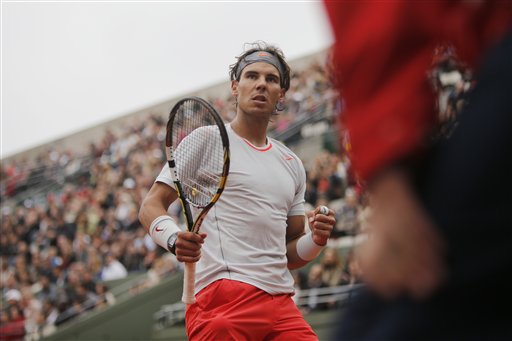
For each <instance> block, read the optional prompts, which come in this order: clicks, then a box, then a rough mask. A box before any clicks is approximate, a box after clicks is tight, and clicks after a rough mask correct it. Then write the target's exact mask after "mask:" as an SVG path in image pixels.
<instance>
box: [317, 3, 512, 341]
mask: <svg viewBox="0 0 512 341" xmlns="http://www.w3.org/2000/svg"><path fill="white" fill-rule="evenodd" d="M325 4H326V7H327V9H328V13H329V15H330V19H331V22H332V28H333V30H334V33H335V36H336V46H335V51H336V54H335V55H336V63H335V66H336V71H337V75H338V77H339V79H340V80H341V81H342V82H343V84H341V83H340V86H342V87H343V96H344V98H345V100H346V103H347V106H346V110H345V111H344V113H343V117H342V118H343V120H344V122H345V124H346V125H347V128H348V130H349V133H350V139H351V145H352V151H351V159H352V162H353V165H354V168H355V169H356V171H357V173H358V176H359V177H360V178H361V179H363V180H365V181H366V182H367V183H368V185H369V190H370V191H371V205H372V209H373V216H374V218H375V219H373V221H372V224H373V226H374V228H373V229H372V230H373V232H372V233H371V236H370V238H369V239H368V241H367V243H366V244H365V245H366V249H365V250H363V249H361V255H362V258H361V260H362V262H361V266H362V269H363V273H364V279H365V282H366V283H367V285H368V289H369V290H366V289H364V290H363V291H362V293H361V294H360V295H359V296H358V299H357V303H355V304H354V305H353V306H352V309H349V310H348V311H347V312H345V314H344V319H343V321H342V324H341V325H342V328H341V330H340V332H339V334H337V336H336V338H337V339H357V340H367V339H383V340H388V339H389V340H410V339H418V338H420V339H425V340H437V339H511V338H512V328H511V325H510V322H509V320H510V318H509V315H510V313H509V311H510V303H511V300H510V297H511V295H510V285H509V281H508V278H510V274H511V273H512V255H511V253H510V252H509V249H510V244H511V242H512V229H510V228H508V226H512V219H511V217H512V216H511V214H510V207H512V201H511V196H510V193H511V191H512V183H511V177H510V174H512V162H511V160H512V159H511V157H510V155H512V139H511V137H512V135H511V134H510V126H511V125H512V116H511V115H510V113H511V111H512V110H511V108H512V102H511V100H512V98H511V96H510V79H512V64H511V60H512V49H511V47H512V30H511V29H512V27H511V23H512V7H511V5H512V3H511V2H510V1H486V2H466V1H435V2H433V1H429V2H421V3H420V2H406V1H400V2H378V3H377V2H376V3H368V2H355V1H353V2H352V1H350V2H349V1H338V2H336V1H325ZM376 31H378V32H379V34H378V35H376V34H375V32H376ZM444 41H448V42H450V43H453V45H454V46H455V47H456V48H457V50H458V52H460V54H461V58H463V59H464V60H465V61H466V62H467V63H468V64H469V65H470V66H472V67H474V66H478V73H477V77H476V79H477V85H476V87H475V89H474V91H473V92H472V93H471V94H470V97H469V104H468V105H467V106H466V107H465V108H464V109H463V112H462V113H461V118H460V121H459V125H458V127H457V129H455V131H454V132H453V133H452V135H451V136H450V138H449V139H443V140H441V141H436V144H435V145H434V146H429V145H428V139H429V138H430V133H431V131H432V129H433V128H434V122H435V115H436V111H435V99H434V97H433V96H432V92H431V89H430V84H429V82H428V79H427V78H426V72H427V71H428V68H429V67H430V60H431V54H432V51H433V49H434V48H435V46H437V44H439V43H440V42H444ZM363 251H364V252H363ZM475 264H485V266H482V267H478V268H477V269H475ZM505 278H506V279H505ZM504 279H505V280H504Z"/></svg>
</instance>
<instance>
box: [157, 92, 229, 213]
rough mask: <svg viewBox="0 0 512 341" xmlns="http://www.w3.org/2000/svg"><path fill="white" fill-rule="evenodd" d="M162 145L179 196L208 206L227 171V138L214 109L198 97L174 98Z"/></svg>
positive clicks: (216, 195)
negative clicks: (176, 100) (164, 146)
mask: <svg viewBox="0 0 512 341" xmlns="http://www.w3.org/2000/svg"><path fill="white" fill-rule="evenodd" d="M165 144H166V151H167V160H168V162H169V167H170V168H171V173H172V174H173V181H174V182H175V184H176V185H177V186H176V187H177V188H176V189H177V191H178V192H181V193H178V194H179V195H180V199H183V200H184V201H186V203H187V204H189V205H191V206H193V207H196V208H200V209H203V211H204V210H205V209H208V208H209V207H211V206H212V205H213V204H214V203H215V202H216V201H217V200H218V198H219V197H220V194H221V193H222V191H223V190H224V187H225V184H226V180H227V175H228V173H229V138H228V135H227V132H226V127H225V124H224V122H223V121H222V119H221V117H220V116H219V114H218V113H217V111H216V110H215V108H213V106H212V105H210V104H209V103H208V102H207V101H205V100H203V99H201V98H199V97H187V98H183V99H181V100H180V101H178V102H177V103H176V104H175V105H174V107H173V108H172V110H171V113H170V115H169V121H168V123H167V134H166V141H165ZM178 184H179V186H178Z"/></svg>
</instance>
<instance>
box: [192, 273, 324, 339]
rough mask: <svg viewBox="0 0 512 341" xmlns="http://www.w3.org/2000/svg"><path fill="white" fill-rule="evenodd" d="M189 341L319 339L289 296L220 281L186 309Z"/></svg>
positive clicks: (232, 282)
mask: <svg viewBox="0 0 512 341" xmlns="http://www.w3.org/2000/svg"><path fill="white" fill-rule="evenodd" d="M185 321H186V326H187V327H186V328H187V336H188V338H189V340H201V341H203V340H223V341H224V340H287V341H288V340H318V337H317V336H316V334H315V333H314V332H313V330H312V329H311V327H310V326H309V325H308V324H307V322H306V321H305V320H304V318H303V317H302V314H301V312H300V311H299V309H298V308H297V306H296V305H295V303H294V302H293V300H292V299H291V296H290V295H288V294H284V295H274V296H273V295H270V294H268V293H266V292H265V291H263V290H261V289H258V288H256V287H254V286H252V285H249V284H246V283H242V282H238V281H232V280H227V279H221V280H218V281H215V282H213V283H212V284H210V285H208V286H207V287H206V288H204V289H203V290H201V292H199V294H197V295H196V303H194V304H191V305H189V306H188V307H187V311H186V315H185Z"/></svg>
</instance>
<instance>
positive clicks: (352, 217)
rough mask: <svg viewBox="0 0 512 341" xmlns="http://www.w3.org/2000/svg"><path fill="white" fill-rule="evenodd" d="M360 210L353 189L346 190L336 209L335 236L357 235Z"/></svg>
mask: <svg viewBox="0 0 512 341" xmlns="http://www.w3.org/2000/svg"><path fill="white" fill-rule="evenodd" d="M360 209H361V207H360V205H359V198H358V195H357V193H356V192H355V191H354V189H352V188H347V190H346V191H345V198H344V200H343V202H342V203H341V205H340V206H339V207H336V226H335V227H334V234H335V236H338V237H345V236H355V235H356V234H358V233H359V218H360Z"/></svg>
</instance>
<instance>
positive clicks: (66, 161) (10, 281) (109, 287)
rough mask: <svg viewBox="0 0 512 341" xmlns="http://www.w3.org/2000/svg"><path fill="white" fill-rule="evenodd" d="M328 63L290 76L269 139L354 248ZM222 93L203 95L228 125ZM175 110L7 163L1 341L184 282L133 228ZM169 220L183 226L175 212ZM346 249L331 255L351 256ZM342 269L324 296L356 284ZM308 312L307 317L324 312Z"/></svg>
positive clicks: (306, 64)
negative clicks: (295, 162)
mask: <svg viewBox="0 0 512 341" xmlns="http://www.w3.org/2000/svg"><path fill="white" fill-rule="evenodd" d="M325 56H326V53H325V52H321V53H319V54H317V55H314V56H310V57H308V58H305V59H304V60H301V61H297V62H296V63H295V64H296V65H300V67H297V68H296V69H295V72H294V73H293V75H292V81H291V88H290V91H289V92H288V93H287V98H286V100H287V109H286V110H285V111H284V112H283V113H282V114H280V115H278V116H276V118H275V119H274V120H273V122H272V125H271V131H270V134H271V135H272V136H274V137H276V138H277V139H279V140H281V141H283V142H284V143H286V144H288V145H289V146H290V147H291V148H292V149H294V150H295V151H296V152H297V154H298V155H299V156H300V157H301V158H302V159H303V161H304V164H305V166H306V169H307V172H308V184H307V185H308V190H307V197H306V200H307V204H308V205H309V206H311V207H313V206H316V205H318V204H324V203H328V204H329V205H330V206H331V207H333V208H336V210H337V211H339V212H349V211H350V212H352V213H353V215H352V218H353V220H352V221H351V222H350V223H347V225H346V226H345V225H344V226H341V225H340V226H338V227H337V233H336V235H335V237H348V238H349V240H352V239H350V238H354V237H355V236H356V235H357V234H358V233H359V231H360V230H361V229H362V226H361V225H364V224H363V223H361V222H360V221H359V216H360V215H361V213H362V212H363V207H362V206H361V204H362V203H364V200H362V198H361V197H359V195H360V193H359V189H358V188H357V186H356V182H355V179H354V176H353V175H352V174H351V172H350V163H349V161H348V159H347V158H346V157H344V156H340V155H343V151H339V150H338V143H337V139H338V134H339V131H338V130H337V128H336V127H337V122H336V119H335V115H334V113H335V112H336V110H337V109H338V108H339V107H340V105H341V103H340V101H339V99H338V95H337V93H336V92H335V91H334V90H333V87H332V86H331V84H330V80H329V77H328V76H327V73H326V68H325V66H324V61H325ZM291 64H292V67H293V66H294V63H293V62H292V63H291ZM227 88H228V86H227V84H222V85H220V86H216V87H215V89H214V90H212V91H210V92H208V93H203V95H204V96H206V97H207V98H208V99H209V101H210V102H211V103H213V104H214V106H216V107H217V109H218V110H219V112H220V113H221V114H222V116H223V118H224V119H225V120H226V121H229V120H230V119H232V117H233V115H234V104H233V101H232V99H231V96H230V95H228V94H227V93H226V92H225V90H221V89H227ZM205 94H206V95H205ZM170 102H172V101H170ZM169 107H170V105H169V103H166V104H165V105H162V104H161V105H159V106H157V107H155V108H158V109H155V108H150V109H148V110H146V111H145V112H144V113H143V114H141V113H137V115H135V114H134V115H130V116H129V117H126V118H124V119H122V120H121V119H119V120H115V122H113V124H112V125H104V126H102V127H101V129H99V130H98V129H96V130H95V132H94V134H91V136H94V137H93V138H92V139H91V140H87V139H86V138H85V137H84V136H82V135H81V136H80V138H79V139H78V138H77V140H76V141H79V142H76V143H75V144H76V145H77V148H72V146H73V142H72V141H73V139H72V138H68V139H66V143H63V145H62V146H61V145H51V146H45V147H44V148H38V153H35V154H34V152H33V151H32V152H30V153H28V152H27V153H26V154H25V155H17V156H15V157H12V158H9V159H7V160H3V162H2V165H1V174H2V179H1V182H0V191H1V196H2V203H1V208H0V209H1V215H2V221H1V230H2V238H1V241H0V257H1V259H0V262H1V269H0V270H1V274H0V275H1V277H0V278H1V280H0V290H1V293H2V315H1V316H2V320H1V322H0V323H1V324H0V340H17V339H22V338H23V337H25V338H26V339H27V340H35V339H38V338H39V337H41V336H48V335H51V334H52V333H54V332H55V331H56V330H57V331H58V330H62V328H63V327H65V326H68V325H69V323H70V322H71V321H74V320H75V321H76V319H77V317H83V316H84V315H87V314H97V313H98V311H101V310H102V309H106V308H107V307H111V306H113V305H117V304H119V302H120V301H124V300H126V299H129V298H135V297H137V296H138V295H140V294H141V293H144V292H145V291H147V290H148V288H152V287H155V285H157V284H159V283H160V282H161V281H162V280H164V279H165V278H168V277H169V276H172V275H173V274H175V273H179V272H180V271H181V265H180V264H178V263H177V262H176V259H175V258H174V256H172V255H170V254H166V253H164V252H163V250H162V249H161V248H159V247H157V246H156V245H155V244H154V243H153V241H152V240H151V238H149V236H147V234H146V232H145V230H144V229H143V228H142V227H141V226H140V223H139V222H138V219H137V212H138V208H139V206H140V203H141V201H142V198H143V197H144V195H145V194H146V192H147V190H148V189H149V188H150V186H151V183H152V181H153V180H154V178H155V176H156V174H157V173H158V172H159V170H160V169H161V166H162V165H163V162H164V154H163V137H164V126H165V120H166V116H167V112H166V110H168V108H169ZM114 123H115V124H114ZM99 131H101V134H99V133H98V132H99ZM345 193H350V194H351V195H355V196H356V197H355V202H349V201H348V200H345V199H344V197H345ZM170 213H171V214H173V215H174V216H175V218H176V219H177V220H178V221H182V218H181V213H180V207H179V205H176V207H174V206H172V207H171V209H170ZM340 221H341V219H340ZM347 226H350V227H347ZM344 240H345V242H343V241H342V240H341V239H340V240H337V241H336V240H333V241H332V245H331V244H330V245H331V246H333V247H338V248H339V247H340V246H341V245H348V248H350V247H352V246H353V245H354V244H353V243H352V244H346V239H344ZM343 243H345V244H343ZM340 257H341V259H339V260H338V262H336V267H338V272H339V273H340V280H339V281H336V282H332V283H329V284H326V283H324V284H321V286H322V287H332V288H334V287H338V286H339V285H341V284H347V283H353V282H354V280H356V279H354V278H353V276H352V275H354V274H353V271H355V270H354V269H356V266H355V265H354V264H351V265H350V266H349V264H350V257H349V256H348V254H347V253H346V252H342V253H340ZM325 267H328V265H325V264H323V265H321V269H320V272H322V271H324V270H325ZM312 268H313V267H308V268H306V269H304V270H303V272H301V273H300V274H299V273H298V274H297V276H298V277H297V278H299V277H300V276H302V277H308V276H311V274H310V273H306V272H311V269H312ZM329 271H330V270H329ZM320 277H321V274H320ZM342 279H343V280H342ZM301 285H302V287H298V289H299V290H304V291H305V292H309V293H311V290H313V289H318V288H317V287H314V286H313V284H311V283H309V284H308V283H307V281H305V282H304V283H303V284H301ZM322 290H323V289H322ZM333 290H334V289H333ZM317 291H318V290H317ZM310 296H311V295H308V297H310ZM297 297H300V296H299V295H298V296H297ZM299 299H300V300H302V298H299ZM301 302H302V301H301ZM310 303H311V302H310ZM319 303H320V305H319V306H325V304H324V303H325V302H323V303H322V302H318V300H317V305H318V304H319ZM300 304H301V305H303V304H302V303H300ZM304 307H305V309H304V313H308V312H310V311H313V310H316V309H317V308H316V307H317V306H312V305H310V304H306V305H304ZM66 328H68V327H66Z"/></svg>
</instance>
